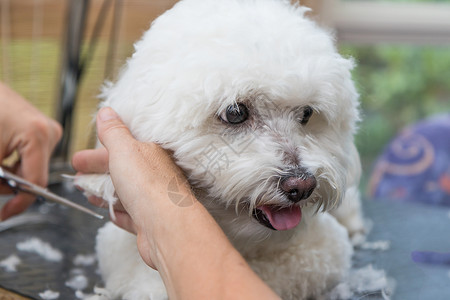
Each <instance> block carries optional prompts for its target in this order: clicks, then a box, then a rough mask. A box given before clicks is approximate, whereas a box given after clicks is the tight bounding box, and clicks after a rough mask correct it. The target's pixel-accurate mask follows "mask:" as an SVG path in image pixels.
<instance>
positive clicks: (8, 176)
mask: <svg viewBox="0 0 450 300" xmlns="http://www.w3.org/2000/svg"><path fill="white" fill-rule="evenodd" d="M0 179H3V181H5V182H6V184H7V185H9V186H10V187H11V188H12V189H13V190H15V191H21V192H26V193H30V194H33V195H36V196H41V197H44V198H46V199H48V200H51V201H54V202H57V203H59V204H62V205H66V206H68V207H72V208H75V209H78V210H79V211H82V212H84V213H87V214H89V215H91V216H94V217H96V218H98V219H103V216H102V215H100V214H97V213H95V212H94V211H92V210H90V209H88V208H86V207H84V206H81V205H78V204H76V203H74V202H72V201H70V200H68V199H66V198H63V197H60V196H58V195H56V194H54V193H52V192H50V191H48V190H47V189H45V188H43V187H40V186H38V185H36V184H34V183H31V182H29V181H28V180H25V179H23V178H21V177H19V176H17V175H14V174H12V173H11V172H8V171H6V170H5V169H4V168H2V167H0Z"/></svg>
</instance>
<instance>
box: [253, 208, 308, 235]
mask: <svg viewBox="0 0 450 300" xmlns="http://www.w3.org/2000/svg"><path fill="white" fill-rule="evenodd" d="M253 217H254V218H255V219H256V220H258V222H259V223H261V224H262V225H264V226H266V227H268V228H270V229H273V230H289V229H292V228H294V227H296V226H297V225H298V224H299V223H300V221H301V219H302V210H301V208H300V206H298V205H292V206H289V207H280V206H274V205H262V206H259V207H257V208H256V209H255V210H254V211H253Z"/></svg>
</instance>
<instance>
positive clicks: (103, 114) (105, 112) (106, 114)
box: [98, 107, 119, 121]
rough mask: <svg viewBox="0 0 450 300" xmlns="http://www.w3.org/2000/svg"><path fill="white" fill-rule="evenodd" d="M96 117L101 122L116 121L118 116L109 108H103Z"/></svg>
mask: <svg viewBox="0 0 450 300" xmlns="http://www.w3.org/2000/svg"><path fill="white" fill-rule="evenodd" d="M98 117H99V118H100V120H102V121H108V120H112V119H117V118H119V116H118V115H117V113H116V112H115V111H114V110H113V109H112V108H111V107H103V108H101V109H100V110H99V112H98Z"/></svg>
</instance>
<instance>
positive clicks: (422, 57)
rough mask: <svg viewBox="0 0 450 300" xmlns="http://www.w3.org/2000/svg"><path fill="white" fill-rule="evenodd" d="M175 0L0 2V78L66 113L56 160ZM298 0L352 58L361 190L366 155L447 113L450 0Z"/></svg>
mask: <svg viewBox="0 0 450 300" xmlns="http://www.w3.org/2000/svg"><path fill="white" fill-rule="evenodd" d="M176 2H177V1H175V0H89V1H88V0H79V1H71V0H60V1H54V0H0V80H2V81H4V82H6V83H7V84H9V85H10V86H12V87H13V88H14V89H16V90H17V91H19V92H20V93H21V94H22V95H23V96H24V97H25V98H27V99H28V100H29V101H31V102H32V103H33V104H34V105H36V106H37V107H39V108H40V109H41V110H42V111H43V112H44V113H46V114H47V115H49V116H52V117H54V118H57V119H61V118H65V119H66V120H65V122H67V124H65V127H66V131H70V136H69V140H68V141H66V144H67V145H66V148H65V149H62V150H61V151H60V153H59V156H60V160H62V161H65V160H67V159H68V158H70V157H71V155H72V154H73V153H74V152H75V151H77V150H80V149H85V148H87V147H92V146H93V143H94V140H95V139H94V137H95V134H93V128H92V123H91V120H92V114H93V113H94V111H95V109H96V106H97V104H98V99H97V98H96V96H97V95H98V94H99V91H100V87H101V85H102V82H104V80H105V79H108V80H114V79H115V78H116V74H117V73H118V71H119V69H120V66H121V65H123V63H124V62H125V60H126V58H127V57H128V56H130V55H131V53H132V52H133V43H134V42H135V41H136V40H137V39H138V38H139V37H140V36H141V34H142V33H143V31H144V30H146V29H147V28H148V27H149V25H150V22H151V21H152V20H153V19H154V18H155V17H157V16H158V15H160V14H161V13H163V12H164V11H165V10H167V9H168V8H170V7H171V6H173V4H174V3H176ZM301 3H302V4H303V5H306V6H310V7H312V9H313V11H312V13H311V16H312V17H313V18H315V19H317V20H318V22H319V23H321V24H323V26H326V27H328V28H330V29H331V30H333V31H335V33H336V38H337V43H338V47H339V49H340V51H341V53H343V54H344V55H345V56H351V57H354V59H355V61H356V62H357V65H358V66H357V68H356V69H355V71H354V79H355V81H356V82H357V87H358V90H359V92H360V94H361V102H362V112H363V122H362V123H361V124H360V130H359V134H358V136H357V138H356V139H357V146H358V148H359V150H360V153H361V158H362V162H363V167H364V174H366V176H364V180H363V185H362V188H363V189H365V187H366V183H367V178H368V176H367V174H369V173H370V171H371V169H372V166H373V163H374V160H375V159H376V157H377V156H378V155H379V154H380V153H381V152H382V150H383V148H384V147H385V146H386V144H387V143H388V142H389V141H390V140H391V138H392V137H393V136H394V135H395V134H396V133H398V131H399V130H400V129H401V128H403V127H404V126H406V125H408V124H411V123H413V122H415V121H417V120H421V119H424V118H426V117H428V116H431V115H434V114H436V113H442V112H449V111H450V0H390V1H388V0H384V1H375V0H373V1H358V0H310V1H302V2H301ZM68 23H70V24H72V25H68ZM74 30H78V32H76V31H74ZM71 68H72V73H71ZM73 72H74V73H75V75H73ZM72 77H76V79H73V78H72ZM70 81H72V83H70ZM73 89H76V92H74V91H73ZM70 93H72V94H73V97H72V98H71V96H70V95H69V96H68V95H67V94H70ZM63 98H64V99H63ZM65 98H68V100H67V99H65ZM71 100H73V106H72V107H71V106H70V105H69V107H68V108H67V105H68V104H67V101H69V102H70V101H71ZM0 109H7V108H0ZM67 114H69V115H70V116H67Z"/></svg>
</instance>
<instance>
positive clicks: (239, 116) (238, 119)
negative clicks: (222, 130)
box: [220, 103, 248, 124]
mask: <svg viewBox="0 0 450 300" xmlns="http://www.w3.org/2000/svg"><path fill="white" fill-rule="evenodd" d="M220 118H221V119H222V120H223V121H224V122H227V123H230V124H239V123H242V122H244V121H245V120H247V118H248V108H247V107H246V106H245V105H244V104H242V103H239V104H233V105H230V106H228V107H227V110H226V111H224V112H223V113H221V114H220Z"/></svg>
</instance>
